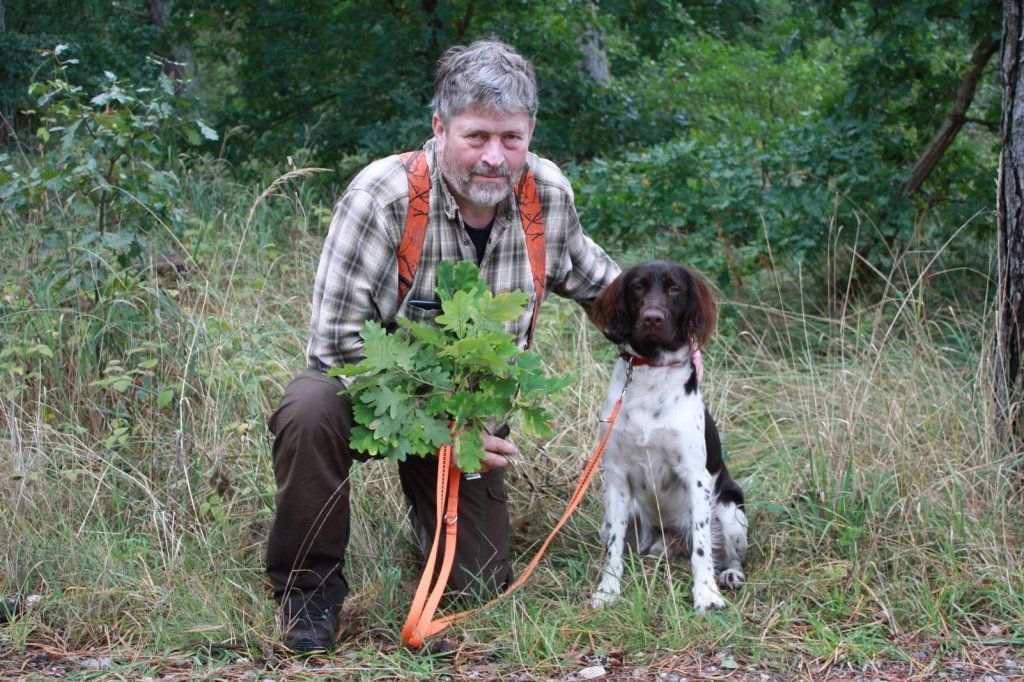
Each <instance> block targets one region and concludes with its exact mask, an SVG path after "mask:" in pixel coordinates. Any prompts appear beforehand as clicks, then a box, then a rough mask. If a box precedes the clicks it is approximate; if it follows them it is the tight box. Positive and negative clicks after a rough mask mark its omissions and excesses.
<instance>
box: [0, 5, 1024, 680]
mask: <svg viewBox="0 0 1024 682" xmlns="http://www.w3.org/2000/svg"><path fill="white" fill-rule="evenodd" d="M1000 21H1001V14H1000V7H999V5H998V4H997V3H992V2H984V1H981V0H969V1H966V2H946V1H941V0H912V1H908V2H900V3H890V2H873V1H872V2H834V1H811V2H790V1H787V0H737V1H736V2H715V1H706V2H699V3H690V2H670V1H667V0H622V1H619V2H616V1H608V2H604V1H601V2H598V1H585V0H556V1H554V2H544V3H539V2H526V1H524V2H497V1H488V0H470V1H462V2H436V1H430V0H423V1H422V2H403V1H401V0H390V1H388V2H373V3H371V2H365V1H359V0H348V1H338V2H327V1H314V0H310V1H306V2H281V1H273V0H247V1H246V2H240V1H234V0H225V1H223V2H209V1H203V0H175V1H174V2H171V1H170V0H145V1H141V0H124V1H121V2H100V1H97V0H76V1H73V2H57V1H56V0H53V1H45V0H44V1H35V2H30V1H28V0H22V1H19V0H0V141H2V144H3V147H2V149H0V202H2V207H0V208H2V210H0V254H2V261H3V262H4V267H3V269H2V270H0V435H2V436H3V438H2V442H0V454H2V458H0V478H2V479H4V480H5V484H4V486H2V487H0V587H2V591H3V594H5V595H10V598H9V600H8V602H7V604H8V606H7V607H6V608H7V609H8V610H9V611H11V612H12V616H13V615H15V614H16V617H13V618H12V619H11V623H10V624H9V625H7V626H6V627H5V629H4V630H0V660H3V661H4V665H5V666H8V667H9V668H10V669H18V670H24V669H28V668H31V669H32V670H35V671H37V672H39V673H41V674H47V671H51V672H52V671H57V672H63V673H73V672H82V673H83V674H85V673H88V672H89V671H90V670H92V671H94V672H95V669H96V668H97V667H100V668H102V669H104V670H107V669H108V668H109V669H110V671H112V672H118V671H120V672H122V673H123V674H135V673H138V674H157V673H168V674H170V673H174V672H175V671H178V672H181V671H186V670H188V671H194V670H196V669H197V668H198V669H202V670H206V669H209V670H217V671H219V673H218V674H234V672H235V671H251V669H252V668H253V667H256V668H260V669H262V668H267V669H268V670H270V674H273V671H275V670H284V671H285V672H286V673H288V674H291V673H295V672H296V671H299V672H300V673H301V670H302V666H303V665H305V664H303V663H295V662H293V661H292V660H291V659H286V658H285V659H282V658H281V655H282V653H281V652H280V651H279V650H278V649H276V648H275V646H276V642H277V638H276V635H275V633H274V625H273V618H274V611H273V608H272V605H271V604H269V603H268V602H267V600H266V595H265V593H264V588H263V583H262V577H261V561H262V551H263V543H264V541H265V538H266V531H267V526H268V523H269V519H270V518H271V517H272V509H273V492H274V486H273V478H272V475H271V473H270V468H269V447H268V440H267V437H266V433H265V426H264V420H265V417H266V415H267V414H268V413H269V411H270V410H271V409H273V405H274V404H275V402H276V400H277V399H278V398H279V396H280V395H281V393H282V391H283V386H284V385H285V384H286V383H287V381H288V380H289V379H290V377H291V376H292V375H293V374H294V373H295V372H296V371H298V370H299V369H301V367H302V362H303V360H302V355H303V349H304V343H305V338H304V337H305V327H306V325H307V324H308V299H309V296H310V292H311V286H312V275H313V272H314V270H315V267H316V261H317V258H318V256H319V249H320V245H321V244H322V241H323V237H324V235H325V233H326V228H327V224H328V222H329V217H330V212H331V207H332V205H333V202H334V201H335V200H336V199H337V197H339V196H340V193H341V192H342V191H343V189H344V187H345V185H346V183H347V181H348V180H349V179H350V178H351V177H352V176H353V174H354V173H355V172H357V171H358V170H359V169H360V168H361V167H362V166H363V165H365V164H366V163H367V162H369V161H370V160H372V159H374V158H377V157H380V156H383V155H387V154H391V153H394V152H397V151H403V150H407V149H412V148H414V147H416V146H418V145H419V144H421V143H422V142H423V141H424V140H425V139H426V138H427V137H428V136H429V134H430V130H429V115H430V112H429V101H430V96H431V90H432V84H433V75H434V69H435V66H436V62H437V58H438V57H439V55H440V54H441V52H442V51H443V50H444V49H445V48H446V47H448V46H449V45H452V44H458V43H465V42H467V41H469V40H472V39H474V38H478V37H488V36H495V37H499V38H501V39H503V40H506V41H508V42H510V43H512V44H513V45H515V46H516V47H517V49H519V50H520V51H521V52H522V53H523V54H524V55H526V56H528V57H529V58H531V59H532V60H533V62H534V64H535V66H536V69H537V77H538V82H539V85H540V89H541V109H540V112H539V115H538V124H537V133H536V136H535V138H534V140H533V142H532V145H531V147H532V150H533V151H536V152H537V153H539V154H541V155H542V156H546V157H548V158H551V159H552V160H554V161H556V162H557V163H559V165H560V166H561V167H562V168H563V169H564V170H565V171H566V173H567V175H568V176H569V177H570V179H571V180H572V183H573V187H574V190H575V193H576V204H577V208H578V210H579V213H580V218H581V221H582V223H583V225H584V227H585V229H586V230H587V232H588V233H589V234H590V235H591V236H592V237H594V238H595V240H597V241H598V242H599V243H601V244H603V245H605V246H606V247H607V248H608V249H609V251H610V252H611V253H612V254H613V255H614V256H615V257H616V258H617V259H618V260H620V262H622V263H630V262H635V261H638V260H642V259H646V258H651V257H667V258H672V259H676V260H681V261H684V262H688V263H691V264H693V265H695V266H696V267H698V268H700V269H701V270H702V271H703V272H704V273H705V274H706V275H707V276H708V278H709V279H710V280H711V281H712V282H713V284H714V285H715V286H716V290H717V294H718V297H719V301H720V306H721V320H720V328H719V332H718V335H717V336H716V338H715V341H714V342H713V344H712V345H711V347H710V348H709V349H708V353H707V362H708V369H709V378H708V382H707V390H706V392H707V396H706V397H707V399H708V401H709V403H710V404H711V406H712V409H713V410H714V412H715V413H716V415H717V417H718V419H719V421H720V422H721V424H722V428H723V432H724V433H725V434H726V435H725V445H726V450H727V457H728V461H729V463H730V467H731V468H733V469H735V472H736V473H737V474H738V476H739V478H740V479H741V481H742V482H743V483H744V484H745V486H746V487H747V489H748V493H749V495H750V498H751V503H750V504H751V508H752V512H753V513H752V518H753V524H752V526H753V527H752V539H753V544H752V548H751V557H750V568H751V570H750V571H749V573H750V575H751V584H750V585H749V586H748V587H747V588H746V589H745V590H744V591H742V592H741V593H739V594H737V595H734V596H733V598H732V602H733V604H734V607H735V608H733V609H732V610H730V611H729V612H727V613H725V614H713V615H711V616H707V617H695V616H694V614H693V613H692V612H691V611H690V609H689V607H688V606H687V599H686V598H685V595H686V594H687V591H688V590H687V587H686V582H687V580H688V577H689V574H688V571H687V569H686V568H685V566H684V565H680V564H676V563H671V564H670V563H666V562H663V561H656V560H654V559H653V558H646V559H641V558H635V559H634V560H633V563H632V564H631V565H630V572H631V573H632V577H631V578H630V579H629V580H628V583H629V584H630V585H632V587H631V588H630V590H631V591H630V590H627V594H626V595H625V597H624V600H625V602H626V604H627V605H626V606H623V607H621V608H619V607H616V609H610V610H607V611H606V612H590V611H588V610H587V609H586V608H585V607H584V606H583V603H584V601H585V599H584V595H585V593H586V589H587V586H590V585H592V584H593V583H595V582H596V579H595V576H596V575H597V570H598V562H599V554H600V548H599V547H598V542H597V533H596V526H597V523H598V521H597V519H598V518H599V514H600V512H599V509H598V507H599V505H598V504H597V502H596V500H597V499H598V496H597V495H592V496H591V500H590V501H589V503H588V504H589V506H585V508H584V509H583V511H582V512H581V513H580V514H579V517H580V518H579V519H578V520H576V521H574V523H573V524H571V527H570V528H569V529H568V530H567V532H566V533H565V534H564V536H563V537H562V539H561V540H560V541H559V543H558V546H557V547H556V549H555V552H554V555H553V556H552V558H551V559H549V560H548V563H547V567H546V569H545V570H546V572H542V573H541V574H540V575H539V576H538V577H537V578H536V579H535V580H534V584H533V585H532V586H531V587H530V588H529V589H527V590H525V591H524V593H523V595H522V596H521V597H517V598H516V599H515V600H512V601H510V602H509V603H508V604H507V605H505V606H501V607H496V608H495V609H493V610H492V611H491V612H488V613H487V614H485V615H483V616H481V617H480V618H479V619H477V620H475V621H474V622H473V623H472V625H471V626H467V627H466V629H464V630H463V632H462V633H461V636H462V638H463V639H462V640H461V644H459V646H458V647H457V650H456V652H455V653H454V654H451V653H449V654H448V655H444V656H441V655H427V656H416V655H414V654H411V653H409V652H407V651H405V650H403V649H402V648H401V647H399V646H398V645H397V643H396V642H397V626H398V623H399V622H400V620H401V617H402V610H403V608H404V607H405V604H406V603H407V599H408V596H409V593H410V592H411V585H412V581H413V578H414V576H415V564H416V562H415V558H414V556H413V553H412V549H411V545H410V544H409V542H408V540H407V539H406V530H405V528H404V524H403V520H404V515H403V512H402V509H401V503H400V500H399V495H398V494H397V492H396V484H395V481H394V478H393V475H392V474H393V472H391V471H389V470H388V469H386V468H384V467H382V466H380V467H378V466H376V465H372V466H367V467H363V468H362V469H363V470H362V471H361V473H360V474H358V475H359V476H360V477H361V478H360V481H359V482H358V485H359V486H361V487H362V489H365V490H368V491H370V493H371V494H367V495H365V496H364V497H363V499H359V500H356V502H355V504H356V505H357V508H358V513H359V515H360V518H361V519H362V521H361V525H360V526H358V527H357V528H356V529H355V531H354V532H355V535H354V539H353V548H354V549H353V556H352V558H351V566H350V573H351V574H352V575H353V576H354V578H353V583H355V584H356V585H358V586H359V588H358V591H357V593H356V596H355V597H354V598H353V599H352V600H350V603H349V607H348V608H349V609H350V613H349V614H348V618H347V620H348V622H349V623H350V625H349V631H348V632H347V633H346V638H347V639H346V641H347V642H348V643H349V644H348V645H347V646H346V651H347V653H346V654H345V656H342V657H340V658H335V659H330V660H329V661H328V663H327V665H328V666H335V667H337V668H338V669H345V670H347V671H348V672H359V674H363V675H366V676H377V675H381V674H392V675H396V676H404V675H409V674H424V675H436V674H441V673H451V674H466V673H467V671H476V672H481V671H483V672H487V673H491V672H493V673H494V674H503V675H508V674H526V672H529V673H530V674H534V675H537V676H539V677H544V676H559V675H568V674H572V673H573V672H575V671H576V670H577V669H578V668H580V667H592V666H593V665H601V666H603V667H605V668H607V669H616V668H619V667H623V666H624V668H623V669H624V670H625V669H630V670H639V669H641V668H643V669H647V670H662V671H665V670H691V669H694V666H696V669H698V670H702V671H705V672H706V671H707V670H709V669H710V670H715V669H717V670H719V671H722V670H724V671H739V672H743V671H748V672H749V671H756V672H757V673H758V674H760V673H761V672H765V673H766V674H778V675H793V674H806V675H811V674H819V673H820V674H823V675H827V674H831V673H832V671H841V670H845V669H848V668H849V667H850V666H853V667H856V668H858V669H861V668H863V667H864V666H875V667H876V668H877V669H882V668H879V666H883V667H884V665H899V666H903V667H902V668H900V670H901V671H904V672H907V671H909V673H913V674H919V675H930V674H934V673H937V672H938V671H955V670H957V669H958V668H956V666H967V665H982V664H984V665H989V663H987V662H988V661H996V663H994V664H992V665H996V664H998V665H1002V663H1001V662H1000V661H1002V659H1003V658H1004V656H1003V654H1002V653H1001V652H1002V651H1003V647H1010V649H1009V650H1010V651H1013V649H1012V647H1015V646H1018V645H1020V644H1021V643H1022V641H1024V619H1022V617H1021V615H1020V614H1021V613H1024V602H1022V597H1021V594H1024V578H1022V572H1021V557H1020V551H1019V548H1020V539H1021V537H1020V536H1021V529H1020V523H1019V509H1020V507H1019V502H1020V497H1019V488H1018V487H1016V485H1017V484H1015V482H1014V481H1015V480H1016V479H1014V478H1013V476H1014V474H1013V473H1012V472H1013V471H1014V466H1013V463H1014V462H1015V461H1016V460H1015V454H1014V453H1013V452H1011V451H1009V450H1008V449H1007V447H1005V445H1004V444H1003V441H1001V440H1000V439H999V438H997V437H996V436H995V434H994V433H993V427H992V423H993V415H992V411H993V407H992V405H991V399H992V387H991V375H992V358H993V348H992V346H993V342H994V329H995V322H994V318H995V311H994V298H995V283H994V282H995V274H994V273H995V241H994V240H995V233H996V225H995V216H994V210H993V208H994V204H995V201H994V198H995V186H996V177H995V176H996V166H997V161H998V156H999V139H1000V138H999V120H1000V104H1001V93H1002V90H1001V85H1000V82H999V78H998V68H997V61H998V59H994V58H992V56H993V54H995V53H996V52H997V48H998V45H999V37H1000V32H1001V25H1000ZM542 320H543V324H542V327H541V330H540V334H541V342H540V349H541V351H542V352H543V353H545V357H546V363H547V368H548V370H549V371H551V372H555V373H573V374H575V375H576V376H578V377H579V379H580V380H579V381H578V382H577V383H576V384H575V386H574V388H573V389H572V390H571V391H570V392H569V393H567V394H566V395H561V396H557V397H554V398H553V399H552V407H553V409H555V410H556V411H557V412H558V414H559V415H560V416H559V420H558V423H557V424H556V435H555V436H554V437H553V438H551V439H549V440H548V441H545V442H533V443H523V444H522V446H523V449H524V457H523V460H522V461H521V462H520V463H518V464H517V467H516V471H515V472H514V473H513V476H512V481H511V483H512V484H511V486H510V487H511V489H512V491H513V492H512V494H511V502H510V503H511V504H512V509H513V518H514V522H515V526H516V529H517V530H516V534H515V537H514V548H515V549H516V551H517V552H518V553H520V554H527V553H528V552H529V551H530V550H531V548H532V547H534V546H535V544H536V542H537V541H538V540H539V539H540V538H541V537H542V536H543V531H544V529H546V528H548V527H550V525H551V524H552V523H553V520H554V519H555V518H557V512H558V509H559V508H560V506H564V500H565V498H566V497H567V495H568V493H569V491H570V490H571V485H572V481H573V479H574V477H575V475H576V474H575V471H576V468H575V467H576V466H577V465H578V462H579V460H580V457H582V456H583V455H584V454H585V453H586V451H588V450H589V447H590V444H591V443H592V441H593V438H594V433H595V431H596V428H595V427H596V416H595V415H596V410H597V407H598V403H599V400H600V396H601V395H602V387H603V384H604V382H605V380H606V378H607V371H608V367H609V359H610V358H611V357H612V355H613V349H611V348H610V347H608V344H606V343H604V342H603V341H602V340H600V339H599V338H597V335H595V334H594V332H593V331H592V330H589V329H588V328H587V326H586V323H585V321H584V319H583V316H582V315H581V314H580V312H579V311H578V310H575V309H574V308H573V307H572V306H569V305H562V304H556V303H553V304H551V305H546V313H545V315H542ZM376 492H379V493H380V494H379V495H377V494H373V493H376ZM666 595H668V596H669V598H666ZM97 652H99V653H97ZM140 652H143V653H141V654H140ZM992 652H1000V653H992ZM1014 655H1015V654H1010V655H1009V656H1010V658H1008V659H1007V660H1010V662H1011V663H1013V660H1012V658H1013V656H1014ZM979 661H981V662H984V663H979ZM289 666H291V667H289ZM295 666H298V668H295ZM346 666H347V667H346ZM709 666H710V668H709ZM972 669H973V668H972ZM986 669H987V668H986ZM238 674H242V672H239V673H238ZM481 674H482V673H481ZM736 674H738V673H736ZM750 674H754V672H751V673H750ZM836 674H839V672H836ZM739 679H742V678H739Z"/></svg>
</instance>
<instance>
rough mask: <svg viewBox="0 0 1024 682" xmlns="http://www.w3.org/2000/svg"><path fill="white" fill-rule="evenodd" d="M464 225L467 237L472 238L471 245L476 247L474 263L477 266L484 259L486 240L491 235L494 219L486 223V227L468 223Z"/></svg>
mask: <svg viewBox="0 0 1024 682" xmlns="http://www.w3.org/2000/svg"><path fill="white" fill-rule="evenodd" d="M464 224H465V225H466V233H467V234H468V235H469V238H470V239H472V240H473V246H474V247H476V264H477V267H479V266H480V264H481V263H482V262H483V261H484V251H486V250H487V240H488V239H490V237H491V228H493V227H494V220H493V219H492V220H491V222H489V223H487V227H470V225H469V223H464Z"/></svg>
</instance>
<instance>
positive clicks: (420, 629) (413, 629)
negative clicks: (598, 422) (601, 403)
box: [402, 367, 632, 649]
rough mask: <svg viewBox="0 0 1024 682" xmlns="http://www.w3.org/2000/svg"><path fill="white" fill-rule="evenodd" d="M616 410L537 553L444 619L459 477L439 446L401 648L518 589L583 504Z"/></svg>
mask: <svg viewBox="0 0 1024 682" xmlns="http://www.w3.org/2000/svg"><path fill="white" fill-rule="evenodd" d="M630 369H632V367H630ZM630 375H632V372H630ZM628 385H629V377H627V379H626V386H628ZM622 392H623V394H625V392H626V387H625V386H623V388H622ZM621 408H622V396H621V395H620V396H619V400H618V402H616V403H615V407H613V408H612V412H611V414H610V415H609V416H608V428H607V429H606V430H605V432H604V436H602V437H601V440H600V442H599V443H598V444H597V448H596V449H595V450H594V453H593V454H592V455H591V456H590V459H588V460H587V463H586V465H584V467H583V475H582V476H581V477H580V482H579V483H577V484H576V490H575V491H573V494H572V496H571V497H570V498H569V505H568V506H567V507H566V509H565V513H564V514H562V518H561V519H559V520H558V523H556V524H555V527H554V528H553V529H552V530H551V533H550V534H549V535H548V537H547V539H546V540H545V541H544V544H543V545H541V547H540V549H539V550H537V554H536V555H535V556H534V557H533V559H532V560H531V561H530V563H529V564H527V565H526V568H525V569H523V573H522V575H520V576H519V577H518V578H517V579H516V580H515V581H514V582H513V583H512V584H511V585H509V586H508V588H507V589H506V590H505V591H504V592H502V593H501V594H499V595H498V596H497V597H495V598H494V599H491V600H490V601H489V602H487V603H486V604H484V605H482V606H478V607H477V608H475V609H469V610H468V611H461V612H459V613H455V614H452V615H450V616H441V617H440V618H438V619H437V620H434V619H433V618H434V613H435V611H436V610H437V605H438V604H439V603H440V602H441V595H442V594H444V588H445V586H446V585H447V584H448V576H449V575H450V573H451V570H452V563H453V561H454V559H455V537H456V532H457V530H458V518H459V517H458V508H459V479H460V478H461V474H460V472H459V470H458V469H457V468H455V466H453V464H454V463H453V461H452V460H453V456H454V455H453V452H452V447H451V446H450V445H442V446H441V448H440V450H438V456H437V523H436V524H435V527H434V544H433V546H432V547H431V549H430V556H428V557H427V564H426V566H424V568H423V575H422V576H421V577H420V583H419V585H418V586H417V587H416V594H415V596H414V597H413V600H412V605H411V606H410V607H409V617H408V618H406V621H405V625H404V626H403V627H402V639H403V640H404V641H405V643H406V644H408V645H409V646H411V647H415V648H417V649H419V648H420V647H422V646H423V638H424V637H430V636H431V635H436V634H437V633H439V632H441V631H442V630H444V629H445V628H447V627H448V626H449V625H451V624H452V623H455V622H457V621H460V620H462V619H463V618H465V617H466V616H470V615H472V614H474V613H477V612H478V611H480V610H482V609H486V608H488V607H490V606H492V605H493V604H495V603H497V602H498V601H499V600H501V599H504V598H505V597H507V596H508V595H510V594H512V593H513V592H515V591H516V590H518V589H519V588H520V587H522V586H523V584H524V583H525V582H526V581H527V579H528V578H529V577H530V575H531V574H532V573H533V570H534V569H535V568H537V564H539V563H540V559H541V557H542V556H544V552H545V551H547V548H548V545H550V544H551V541H552V540H553V539H554V538H555V535H557V534H558V531H560V530H561V529H562V526H564V525H565V524H566V522H567V521H568V520H569V517H570V516H572V513H573V512H574V511H576V507H578V506H579V504H580V502H582V501H583V495H584V494H586V492H587V488H589V487H590V482H591V481H592V480H593V478H594V475H595V474H596V473H597V468H598V465H599V464H600V463H601V456H602V455H603V454H604V449H605V446H606V445H607V444H608V438H609V437H610V436H611V435H612V427H613V426H614V425H615V418H616V417H618V416H619V410H620V409H621ZM442 525H443V526H444V532H445V544H444V558H443V559H442V561H441V569H440V571H439V572H438V576H437V580H436V581H432V580H431V579H432V578H433V574H434V565H435V564H436V563H437V548H438V544H439V542H440V539H441V526H442ZM432 582H433V584H434V587H433V590H432V591H431V587H430V585H431V583H432ZM428 594H429V597H428Z"/></svg>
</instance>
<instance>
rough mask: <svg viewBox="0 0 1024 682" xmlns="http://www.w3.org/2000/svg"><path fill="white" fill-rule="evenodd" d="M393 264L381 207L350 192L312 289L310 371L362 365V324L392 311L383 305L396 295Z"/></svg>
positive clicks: (365, 195)
mask: <svg viewBox="0 0 1024 682" xmlns="http://www.w3.org/2000/svg"><path fill="white" fill-rule="evenodd" d="M395 258H396V257H395V246H394V244H393V243H392V241H391V239H390V238H389V236H388V233H387V230H386V227H385V220H384V215H383V211H382V209H381V207H380V206H379V204H378V203H377V201H376V200H375V199H374V198H373V197H372V196H371V195H370V194H369V193H368V192H366V191H365V190H361V189H350V190H349V191H348V192H346V194H345V196H343V197H342V199H341V201H339V202H338V205H337V207H336V208H335V210H334V216H333V218H332V219H331V227H330V231H329V232H328V235H327V239H326V240H325V241H324V248H323V252H322V253H321V255H320V264H319V266H317V271H316V279H315V281H314V284H313V306H312V315H311V318H310V333H309V345H308V347H307V349H306V355H307V357H308V360H309V362H310V364H311V365H313V366H314V367H318V368H319V369H321V370H326V369H328V368H330V367H335V366H341V365H344V364H346V363H350V362H351V363H355V362H358V361H359V360H361V359H362V357H363V340H362V338H361V337H360V336H359V331H360V330H361V329H362V326H363V323H364V322H365V321H366V320H370V319H373V320H381V318H382V308H383V309H387V310H390V308H392V307H393V306H385V305H383V304H384V301H385V297H386V296H387V294H388V293H389V291H392V290H394V287H389V283H390V280H391V279H396V282H397V275H395V272H396V268H397V265H396V263H397V261H396V259H395ZM395 286H397V284H395ZM395 295H396V294H395V293H392V296H395ZM392 312H393V311H392Z"/></svg>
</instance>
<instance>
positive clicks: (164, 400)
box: [156, 388, 174, 407]
mask: <svg viewBox="0 0 1024 682" xmlns="http://www.w3.org/2000/svg"><path fill="white" fill-rule="evenodd" d="M172 400H174V389H171V388H165V389H164V390H162V391H160V395H158V396H157V397H156V404H157V405H159V406H160V407H167V406H168V405H170V404H171V401H172Z"/></svg>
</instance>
